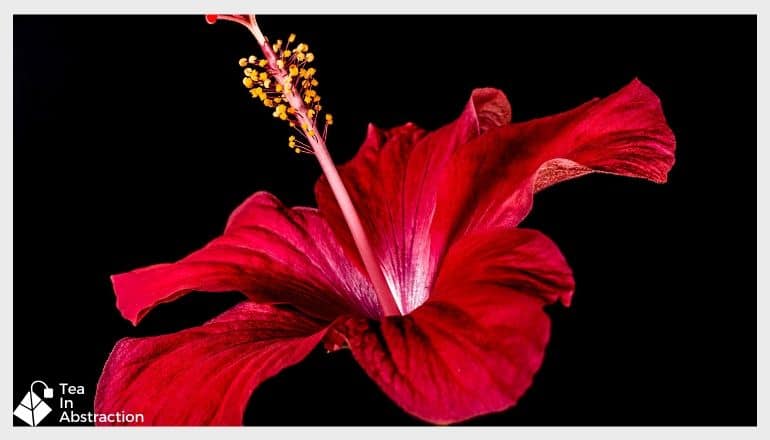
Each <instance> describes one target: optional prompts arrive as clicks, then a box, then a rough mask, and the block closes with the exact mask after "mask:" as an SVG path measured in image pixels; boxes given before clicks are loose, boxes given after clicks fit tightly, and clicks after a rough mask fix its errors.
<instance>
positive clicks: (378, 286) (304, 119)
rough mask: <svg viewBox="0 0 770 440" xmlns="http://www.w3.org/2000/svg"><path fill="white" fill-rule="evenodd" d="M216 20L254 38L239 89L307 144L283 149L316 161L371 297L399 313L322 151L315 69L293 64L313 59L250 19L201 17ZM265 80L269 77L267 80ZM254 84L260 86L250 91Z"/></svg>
mask: <svg viewBox="0 0 770 440" xmlns="http://www.w3.org/2000/svg"><path fill="white" fill-rule="evenodd" d="M218 18H219V19H224V20H228V21H233V22H236V23H239V24H241V25H243V26H246V27H247V28H248V29H249V31H250V32H251V33H252V35H254V38H255V39H256V40H257V43H258V44H259V47H260V49H261V51H262V53H263V55H264V56H265V59H264V60H257V59H254V58H250V59H247V58H244V59H241V60H240V64H241V67H245V66H247V65H253V66H254V68H253V69H252V68H247V69H246V71H245V72H244V73H245V74H246V77H245V78H244V86H246V87H247V88H249V89H250V92H251V94H252V96H253V97H254V98H259V99H261V100H262V102H263V103H264V104H265V105H266V106H267V107H271V108H275V111H274V113H273V116H275V117H277V118H280V119H282V120H288V121H289V125H291V126H292V127H294V128H295V129H297V130H298V131H299V133H301V135H302V136H303V137H304V138H305V139H306V140H307V143H302V142H300V141H298V140H297V139H296V137H295V136H291V137H290V138H289V147H291V148H293V149H294V151H295V152H297V153H307V154H312V155H314V156H315V157H316V159H317V160H318V163H319V165H320V166H321V170H322V171H323V173H324V175H325V176H326V180H327V182H328V183H329V187H330V188H331V190H332V193H333V194H334V197H335V198H336V200H337V203H338V205H339V207H340V210H341V211H342V215H343V217H344V218H345V222H346V223H347V225H348V228H349V230H350V234H351V236H352V237H353V241H354V242H355V245H356V248H357V250H358V253H359V255H360V256H361V260H362V262H363V264H364V267H365V269H366V272H367V274H368V275H369V279H370V280H371V283H372V286H373V287H374V290H375V292H376V293H377V297H378V299H379V302H380V305H381V307H382V311H383V314H384V315H385V316H393V315H400V314H402V313H401V310H400V308H399V301H398V299H397V297H396V295H395V294H394V292H393V290H392V289H391V288H390V287H389V285H388V282H387V280H386V279H385V275H384V274H383V272H382V268H381V266H380V264H379V261H378V260H377V257H376V255H375V253H374V251H373V250H372V245H371V242H370V241H369V238H368V237H367V235H366V231H365V230H364V227H363V224H362V223H361V218H360V217H359V215H358V213H357V211H356V209H355V206H354V205H353V201H352V200H351V199H350V195H349V194H348V191H347V189H346V188H345V185H344V183H343V182H342V179H341V178H340V175H339V173H338V171H337V168H336V166H335V165H334V162H333V161H332V158H331V155H330V154H329V150H328V148H327V147H326V130H327V128H328V126H329V125H331V124H332V122H333V118H332V117H331V115H330V114H328V113H327V114H326V117H325V118H324V121H325V124H324V131H323V133H320V132H319V131H318V127H317V124H316V120H317V117H318V112H319V111H320V110H321V105H320V96H318V95H317V93H316V92H315V90H314V89H313V88H312V87H314V86H316V85H317V84H318V82H317V81H316V80H315V79H314V78H313V74H314V72H315V69H313V68H310V69H304V68H302V69H301V70H300V68H299V67H298V65H305V64H306V63H307V62H310V61H312V60H313V58H314V56H313V54H312V53H310V52H307V45H305V44H303V43H300V44H299V45H298V46H297V48H295V49H294V50H293V51H292V50H289V48H288V44H287V45H286V46H285V47H284V46H282V43H283V42H282V41H281V40H278V41H277V42H276V44H273V45H271V44H270V42H269V41H268V40H267V38H266V37H265V36H264V35H263V34H262V31H261V30H260V29H259V26H258V25H257V22H256V19H255V17H254V15H249V16H248V17H246V16H243V15H207V16H206V21H208V22H209V23H214V22H216V20H217V19H218ZM294 38H295V36H294V35H293V34H292V35H291V36H290V37H289V39H288V41H289V43H293V42H294ZM257 67H265V68H266V72H261V73H260V72H258V71H257V70H256V68H257ZM260 75H261V76H260ZM267 75H269V76H270V77H272V81H271V79H270V78H268V77H267ZM271 82H272V87H271ZM258 84H259V85H261V86H262V87H256V86H257V85H258ZM298 87H299V88H298ZM268 89H269V90H268ZM287 104H288V107H287ZM308 106H311V107H308Z"/></svg>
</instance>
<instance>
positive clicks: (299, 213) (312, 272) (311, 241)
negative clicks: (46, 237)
mask: <svg viewBox="0 0 770 440" xmlns="http://www.w3.org/2000/svg"><path fill="white" fill-rule="evenodd" d="M112 282H113V286H114V288H115V294H116V296H117V305H118V309H120V311H121V313H122V314H123V316H124V317H125V318H126V319H129V320H131V322H133V323H134V324H136V323H137V322H138V321H139V320H141V319H142V317H144V315H145V314H146V313H147V312H148V311H149V310H150V309H152V308H153V307H155V306H156V305H157V304H159V303H163V302H168V301H173V300H174V299H176V298H178V297H179V296H181V295H184V294H186V293H188V292H191V291H206V292H226V291H240V292H243V293H244V294H246V295H247V296H248V297H249V298H250V299H252V300H253V301H257V302H269V303H290V304H293V305H295V306H296V307H298V308H300V309H302V310H303V311H305V312H306V313H308V314H311V315H313V316H319V317H324V318H328V319H333V318H335V317H336V316H339V315H340V314H343V313H346V312H349V311H351V310H352V311H354V312H358V313H360V314H363V315H364V316H369V317H376V316H378V315H379V312H378V310H379V305H378V303H377V300H376V295H375V294H374V293H373V292H372V291H371V287H370V285H369V282H368V280H367V279H366V278H364V277H363V275H362V274H361V273H360V272H359V271H358V269H357V268H355V267H354V266H353V265H352V264H351V263H350V262H349V260H348V259H347V258H345V256H344V254H343V253H342V249H341V247H340V245H339V244H338V243H337V242H336V241H335V239H334V237H333V234H332V233H331V231H330V229H329V226H328V225H327V224H326V222H325V221H324V220H323V219H322V218H321V217H320V216H319V215H318V212H317V211H316V210H314V209H309V208H293V209H287V208H285V207H284V206H283V205H282V204H281V203H280V201H278V199H276V198H275V197H274V196H272V195H271V194H269V193H265V192H260V193H256V194H255V195H253V196H252V197H251V198H249V199H248V200H247V201H246V202H244V203H243V204H242V205H241V206H240V207H239V208H237V209H236V210H235V211H234V212H233V214H232V216H231V218H230V221H229V222H228V226H227V228H226V230H225V233H224V234H223V235H222V236H220V237H219V238H216V239H215V240H213V241H212V242H211V243H209V244H208V245H206V246H205V247H204V248H203V249H201V250H199V251H197V252H194V253H192V254H190V255H189V256H187V257H185V258H183V259H182V260H180V261H178V262H176V263H172V264H158V265H155V266H150V267H147V268H144V269H138V270H134V271H131V272H127V273H123V274H120V275H114V276H113V277H112Z"/></svg>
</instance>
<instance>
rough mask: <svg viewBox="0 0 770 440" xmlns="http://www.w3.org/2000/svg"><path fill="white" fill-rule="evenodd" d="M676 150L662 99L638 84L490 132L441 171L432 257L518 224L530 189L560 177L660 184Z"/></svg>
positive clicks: (527, 207)
mask: <svg viewBox="0 0 770 440" xmlns="http://www.w3.org/2000/svg"><path fill="white" fill-rule="evenodd" d="M674 148H675V141H674V136H673V134H672V132H671V129H670V128H669V127H668V125H667V124H666V120H665V118H664V116H663V111H662V109H661V106H660V100H659V99H658V97H657V96H655V94H654V93H653V92H652V91H651V90H650V89H649V88H647V87H646V86H645V85H644V84H642V83H641V82H639V81H638V80H634V81H633V82H631V83H630V84H629V85H627V86H626V87H624V88H623V89H621V90H620V91H618V92H616V93H615V94H613V95H611V96H609V97H607V98H605V99H601V100H599V99H596V100H593V101H590V102H588V103H586V104H583V105H582V106H580V107H578V108H576V109H574V110H571V111H568V112H565V113H561V114H558V115H555V116H550V117H546V118H542V119H537V120H533V121H529V122H524V123H519V124H511V125H508V126H506V127H502V128H499V129H495V130H490V131H489V132H488V133H486V134H485V135H483V136H480V137H478V138H476V139H474V140H473V141H472V142H469V143H468V144H466V145H464V146H462V148H459V149H457V153H456V154H455V155H454V157H453V158H452V159H451V165H450V166H448V167H447V169H446V170H445V172H444V176H443V178H442V180H441V183H440V184H439V187H440V188H441V191H440V193H439V197H438V202H437V205H436V213H435V217H434V221H433V231H432V236H431V237H432V238H433V239H434V242H433V246H434V249H435V252H440V250H441V249H443V248H445V246H446V245H447V243H449V242H450V241H451V237H452V236H453V235H456V236H459V235H461V234H463V233H467V232H470V231H477V230H480V229H483V228H488V227H494V226H501V225H507V226H512V225H517V224H518V223H519V222H520V221H521V220H522V219H523V218H524V217H525V216H526V215H527V213H528V212H529V210H530V208H531V206H532V196H533V194H534V192H535V191H536V190H540V189H542V188H545V187H547V186H550V185H553V184H554V183H557V182H561V181H563V180H566V179H570V178H573V177H577V176H580V175H583V174H586V173H590V172H603V173H612V174H619V175H623V176H630V177H640V178H645V179H649V180H652V181H654V182H665V181H666V175H667V173H668V171H669V170H670V169H671V167H672V165H673V163H674Z"/></svg>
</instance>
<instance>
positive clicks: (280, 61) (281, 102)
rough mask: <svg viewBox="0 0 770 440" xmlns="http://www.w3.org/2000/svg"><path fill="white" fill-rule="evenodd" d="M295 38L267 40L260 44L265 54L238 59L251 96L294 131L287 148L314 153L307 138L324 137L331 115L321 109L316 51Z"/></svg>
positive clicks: (243, 79) (330, 122) (331, 120)
mask: <svg viewBox="0 0 770 440" xmlns="http://www.w3.org/2000/svg"><path fill="white" fill-rule="evenodd" d="M296 41H297V36H296V34H291V35H289V36H288V37H287V38H286V40H285V41H284V40H276V41H275V42H274V43H272V44H270V43H267V44H265V45H264V46H263V47H262V49H263V51H264V50H268V51H269V52H268V53H267V54H264V55H265V58H262V59H260V58H259V57H257V56H256V55H250V56H248V57H244V58H241V59H239V60H238V65H239V66H240V67H241V68H243V78H242V80H241V81H242V83H243V86H244V87H246V89H248V91H249V94H250V95H251V97H252V98H253V99H256V100H258V101H259V102H261V103H262V105H264V106H265V107H267V108H268V109H269V110H270V111H271V112H272V115H273V117H274V118H276V119H279V120H281V121H285V122H286V123H287V124H288V125H289V127H291V128H292V129H294V130H295V131H296V132H297V134H298V136H299V137H298V136H297V135H292V136H290V137H289V143H288V145H289V148H291V150H292V151H294V152H295V153H298V154H299V153H306V154H313V152H314V150H313V147H312V144H313V142H311V141H310V138H313V137H320V138H322V139H323V140H326V134H327V131H328V128H329V126H330V125H332V124H333V123H334V117H333V116H332V115H331V114H330V113H322V111H323V106H322V105H321V95H320V94H319V93H318V89H317V88H318V79H316V73H317V71H316V68H315V67H312V65H311V63H312V62H313V61H314V60H315V55H314V54H313V52H311V51H310V47H309V46H308V45H307V44H306V43H301V42H298V43H296V44H295V42H296ZM322 116H323V117H322ZM321 122H322V123H323V124H320V123H321ZM318 126H322V127H323V128H322V129H321V132H320V133H317V132H316V130H317V128H316V127H318ZM303 139H304V140H303Z"/></svg>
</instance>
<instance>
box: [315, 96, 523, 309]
mask: <svg viewBox="0 0 770 440" xmlns="http://www.w3.org/2000/svg"><path fill="white" fill-rule="evenodd" d="M510 117H511V115H510V105H509V104H508V101H507V100H506V99H505V96H504V95H503V94H502V92H500V91H498V90H495V89H477V90H474V92H473V94H472V96H471V99H470V101H469V102H468V104H467V106H466V107H465V110H464V111H463V113H462V114H461V115H460V117H459V118H458V119H457V120H456V121H454V122H453V123H451V124H448V125H446V126H444V127H442V128H441V129H439V130H437V131H435V132H432V133H429V134H427V135H426V134H425V132H424V131H423V130H421V129H419V128H417V127H416V126H415V125H413V124H406V125H404V126H402V127H398V128H395V129H392V130H388V131H380V130H378V129H376V128H375V127H374V126H370V127H369V132H368V134H367V137H366V140H365V141H364V144H363V146H362V147H361V150H360V151H359V152H358V154H357V155H356V157H355V158H353V160H351V161H350V162H349V163H347V164H346V165H344V166H342V167H340V174H341V176H342V179H343V180H344V182H345V186H346V188H347V189H348V191H349V193H350V196H351V198H352V200H353V204H354V205H355V206H356V208H357V210H358V211H359V214H360V216H361V219H362V222H363V223H364V227H365V229H366V231H367V234H368V236H369V239H370V241H371V243H372V247H373V248H374V252H375V254H376V255H377V257H378V259H379V260H380V262H381V264H382V266H383V271H384V273H385V277H386V278H387V279H388V281H389V282H390V284H391V285H392V286H393V287H394V290H395V291H396V292H399V293H400V295H401V302H402V304H403V305H404V307H403V308H404V309H405V310H406V311H407V312H408V311H411V310H413V309H414V308H415V307H417V306H419V305H420V304H422V303H423V302H424V301H425V299H426V298H427V297H428V287H429V283H430V280H431V279H432V277H433V273H434V272H435V269H436V258H435V255H431V253H430V239H429V236H428V234H429V230H430V228H429V227H430V222H431V217H432V215H433V211H434V209H435V204H436V196H437V192H438V188H439V182H438V180H437V179H438V177H439V174H440V173H439V172H438V171H439V170H441V169H442V168H443V167H444V166H445V165H446V164H447V160H448V158H449V157H450V156H451V155H452V153H453V151H454V149H455V148H457V147H459V146H460V145H462V144H464V143H466V142H468V141H469V140H471V139H473V138H474V137H476V136H478V135H479V133H480V132H483V131H485V130H487V129H489V128H491V127H493V126H497V125H500V124H504V123H507V122H509V121H510ZM316 197H317V199H318V205H319V208H320V210H321V212H322V213H323V215H324V218H326V219H327V220H328V221H329V224H330V226H331V227H332V229H333V230H334V233H335V234H336V236H337V237H338V239H339V240H340V242H341V243H342V244H343V246H344V247H345V250H346V251H347V253H348V255H349V256H350V258H351V259H353V261H356V262H359V261H360V259H359V257H358V253H357V251H356V248H355V245H354V244H353V242H352V238H351V236H350V233H349V231H348V228H347V226H346V224H345V221H344V218H343V216H342V213H341V212H340V210H339V207H338V206H337V202H336V200H335V199H334V196H333V194H332V193H331V190H330V188H329V186H328V184H327V183H326V180H325V179H323V178H322V179H320V180H319V182H318V184H317V185H316ZM358 264H359V267H362V266H360V265H361V263H360V262H359V263H358Z"/></svg>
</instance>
